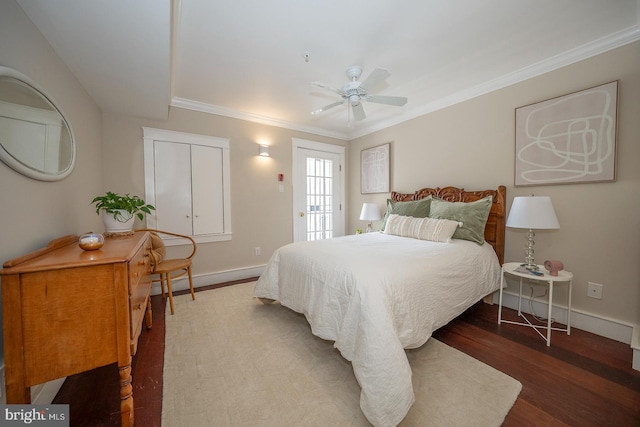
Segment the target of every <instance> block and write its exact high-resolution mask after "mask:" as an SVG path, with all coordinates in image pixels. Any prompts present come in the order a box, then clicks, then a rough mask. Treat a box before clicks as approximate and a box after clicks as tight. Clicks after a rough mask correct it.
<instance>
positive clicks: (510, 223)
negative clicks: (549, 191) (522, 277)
mask: <svg viewBox="0 0 640 427" xmlns="http://www.w3.org/2000/svg"><path fill="white" fill-rule="evenodd" d="M507 227H511V228H524V229H528V230H529V231H528V232H527V243H526V245H525V247H526V248H527V250H526V251H525V255H526V258H525V263H524V264H522V266H523V267H525V268H526V269H527V270H534V271H535V270H538V266H537V265H536V264H535V263H534V262H533V252H534V250H533V246H534V245H535V243H534V241H533V238H534V237H535V233H534V232H533V230H534V229H536V230H554V229H558V228H560V224H559V223H558V218H557V217H556V212H555V211H554V210H553V204H552V203H551V199H550V198H549V197H546V196H533V195H531V196H524V197H514V198H513V204H512V205H511V211H510V212H509V218H507Z"/></svg>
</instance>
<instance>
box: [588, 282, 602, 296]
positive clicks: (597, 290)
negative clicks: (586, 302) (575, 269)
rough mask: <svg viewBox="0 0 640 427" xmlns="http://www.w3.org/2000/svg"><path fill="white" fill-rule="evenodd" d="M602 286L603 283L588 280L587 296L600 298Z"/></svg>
mask: <svg viewBox="0 0 640 427" xmlns="http://www.w3.org/2000/svg"><path fill="white" fill-rule="evenodd" d="M602 288H603V285H601V284H599V283H593V282H589V285H588V286H587V296H588V297H591V298H596V299H602Z"/></svg>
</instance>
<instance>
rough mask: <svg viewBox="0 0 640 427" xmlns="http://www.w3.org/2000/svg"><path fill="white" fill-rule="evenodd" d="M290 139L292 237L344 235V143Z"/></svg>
mask: <svg viewBox="0 0 640 427" xmlns="http://www.w3.org/2000/svg"><path fill="white" fill-rule="evenodd" d="M293 142H294V143H293V150H294V152H293V174H294V178H293V199H294V200H293V210H294V212H293V239H294V241H296V242H298V241H304V240H321V239H330V238H332V237H338V236H342V235H344V221H345V219H344V218H345V215H344V205H345V203H344V187H345V183H344V170H343V165H344V147H341V146H336V145H331V144H323V143H318V142H313V141H306V140H300V139H294V141H293Z"/></svg>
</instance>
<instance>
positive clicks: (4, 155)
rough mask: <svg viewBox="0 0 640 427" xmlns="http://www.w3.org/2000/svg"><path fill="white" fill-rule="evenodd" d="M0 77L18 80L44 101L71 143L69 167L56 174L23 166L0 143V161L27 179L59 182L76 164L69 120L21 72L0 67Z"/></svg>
mask: <svg viewBox="0 0 640 427" xmlns="http://www.w3.org/2000/svg"><path fill="white" fill-rule="evenodd" d="M0 77H11V78H13V79H16V80H19V81H20V82H22V83H24V84H25V85H26V86H28V87H30V88H31V89H32V90H33V91H34V92H35V93H36V94H37V95H39V96H40V97H41V98H42V99H44V100H45V101H46V102H47V103H48V104H49V105H50V106H51V108H52V110H53V111H55V112H57V113H58V114H59V115H60V117H61V119H62V122H63V123H64V126H65V127H66V128H67V131H68V132H69V140H70V142H71V147H70V148H71V150H70V151H71V160H70V161H69V165H68V166H67V168H66V169H64V170H62V171H59V172H58V173H50V172H43V171H40V170H37V169H34V168H32V167H29V166H27V165H25V164H24V163H22V162H20V161H18V160H16V159H15V158H14V156H12V155H11V154H10V153H9V152H8V151H7V150H6V149H5V148H4V147H3V146H2V144H1V143H0V160H2V161H3V162H4V163H5V164H6V165H7V166H9V167H10V168H11V169H13V170H15V171H16V172H18V173H21V174H22V175H24V176H27V177H29V178H33V179H37V180H39V181H60V180H62V179H64V178H66V177H67V176H69V174H70V173H71V172H72V171H73V168H74V167H75V163H76V138H75V136H74V134H73V129H72V128H71V125H70V124H69V120H67V117H66V116H65V114H64V113H63V112H62V110H61V109H60V107H58V105H57V104H56V103H55V102H54V101H53V100H52V99H51V97H50V96H49V95H48V94H47V93H46V92H45V91H44V90H43V89H42V88H40V87H39V86H38V85H37V84H36V83H34V82H33V81H32V80H31V79H30V78H29V77H27V76H25V75H24V74H22V73H21V72H19V71H17V70H14V69H12V68H8V67H3V66H0Z"/></svg>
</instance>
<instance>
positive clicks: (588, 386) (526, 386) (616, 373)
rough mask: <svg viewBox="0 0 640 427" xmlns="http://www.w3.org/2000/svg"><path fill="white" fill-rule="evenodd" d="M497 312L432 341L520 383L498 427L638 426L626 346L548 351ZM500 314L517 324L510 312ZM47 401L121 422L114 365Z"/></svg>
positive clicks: (140, 363) (149, 405)
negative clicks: (499, 321) (501, 319)
mask: <svg viewBox="0 0 640 427" xmlns="http://www.w3.org/2000/svg"><path fill="white" fill-rule="evenodd" d="M246 281H248V280H241V281H236V282H230V283H225V284H220V285H213V286H210V287H207V288H200V289H199V290H202V289H211V288H216V287H221V286H228V285H233V284H236V283H242V282H246ZM196 298H197V295H196ZM152 307H153V313H154V319H153V327H152V328H151V329H150V330H144V331H143V333H142V335H141V336H140V341H139V344H138V352H137V354H136V356H135V357H134V360H133V370H132V372H133V373H132V377H133V389H134V391H133V392H134V406H135V424H136V426H143V427H152V426H160V423H161V414H162V369H163V365H164V335H165V329H164V327H165V325H164V313H165V300H163V299H162V297H160V296H154V297H152ZM497 312H498V308H497V306H496V305H488V304H484V303H478V304H476V305H474V306H473V307H471V308H470V309H469V310H467V311H466V312H465V313H463V314H462V315H461V316H459V317H458V318H457V319H454V320H453V321H452V322H450V323H449V324H448V325H446V326H444V327H442V328H441V329H439V330H438V331H436V332H435V333H434V338H436V339H438V340H439V341H441V342H444V343H446V344H448V345H450V346H451V347H454V348H457V349H458V350H460V351H463V352H464V353H466V354H469V355H470V356H472V357H474V358H476V359H478V360H480V361H482V362H484V363H486V364H488V365H490V366H493V367H494V368H496V369H498V370H500V371H502V372H504V373H506V374H507V375H510V376H512V377H513V378H515V379H517V380H518V381H520V382H521V383H522V392H521V393H520V396H519V397H518V400H517V401H516V403H515V405H514V406H513V408H512V409H511V411H510V412H509V414H508V415H507V418H506V420H505V423H504V426H506V427H510V426H581V427H582V426H617V427H624V426H629V427H637V426H640V372H638V371H634V370H633V369H632V368H631V360H632V350H631V348H630V347H629V345H628V344H623V343H620V342H617V341H614V340H610V339H607V338H603V337H600V336H597V335H594V334H591V333H588V332H584V331H581V330H578V329H575V328H572V330H571V335H570V336H567V335H566V334H565V333H563V332H557V331H556V332H553V333H552V337H551V347H547V346H546V344H545V343H544V341H543V340H542V338H540V336H538V335H537V334H536V332H535V331H534V330H533V329H531V328H526V327H522V326H517V325H509V324H501V325H498V324H497V321H496V319H497ZM503 316H504V317H505V318H507V319H511V320H516V319H517V313H516V312H515V311H513V310H510V309H505V310H503ZM54 403H68V404H70V412H71V426H72V427H81V426H91V427H95V426H118V425H120V413H119V411H120V401H119V384H118V372H117V367H116V365H115V364H113V365H109V366H105V367H102V368H98V369H94V370H92V371H89V372H85V373H82V374H78V375H74V376H72V377H69V378H67V380H66V381H65V383H64V385H63V386H62V388H61V389H60V392H59V393H58V395H57V396H56V398H55V401H54Z"/></svg>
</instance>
